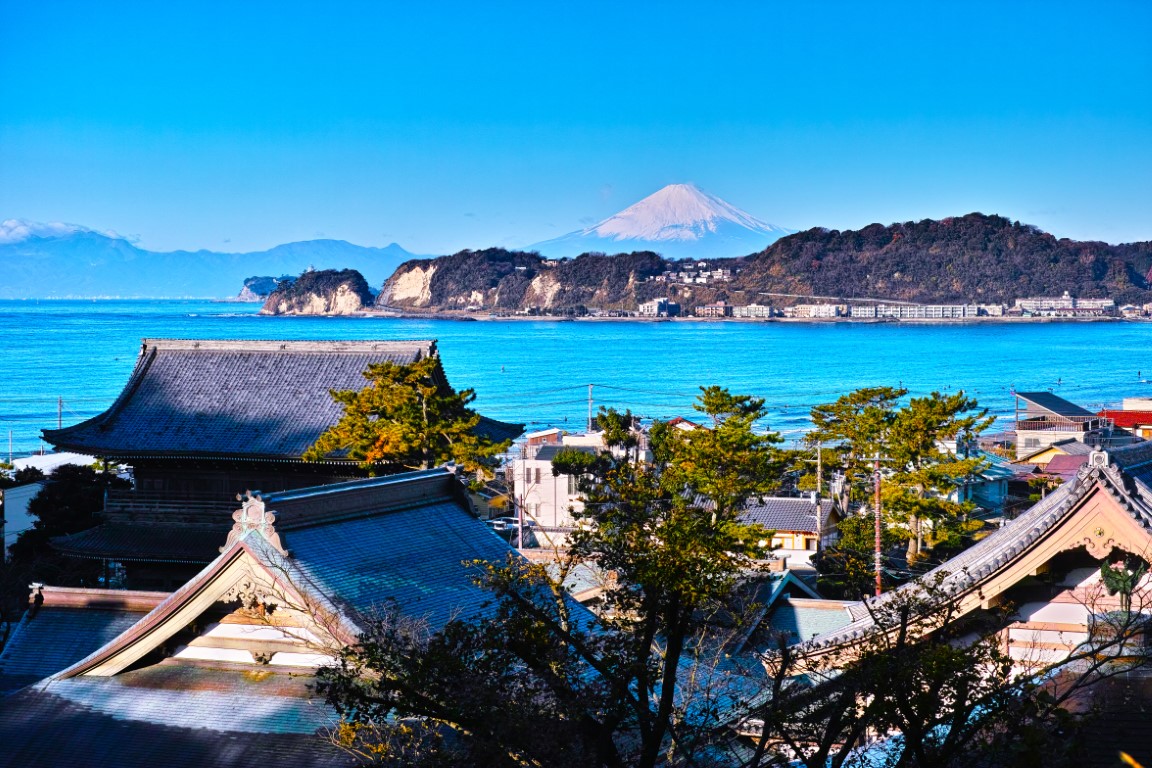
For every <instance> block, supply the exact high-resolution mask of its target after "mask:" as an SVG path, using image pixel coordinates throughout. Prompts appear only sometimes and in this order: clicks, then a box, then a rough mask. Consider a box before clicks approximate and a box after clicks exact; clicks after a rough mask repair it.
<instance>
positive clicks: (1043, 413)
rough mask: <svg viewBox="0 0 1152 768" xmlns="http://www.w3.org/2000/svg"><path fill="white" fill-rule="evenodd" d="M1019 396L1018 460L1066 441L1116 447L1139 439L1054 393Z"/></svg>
mask: <svg viewBox="0 0 1152 768" xmlns="http://www.w3.org/2000/svg"><path fill="white" fill-rule="evenodd" d="M1015 396H1016V458H1017V459H1020V458H1023V457H1024V456H1028V455H1031V454H1035V453H1036V452H1037V451H1039V450H1040V449H1041V448H1046V447H1047V446H1050V445H1052V444H1053V443H1058V442H1060V441H1063V440H1069V439H1071V440H1077V441H1079V442H1081V443H1084V444H1085V445H1090V446H1093V447H1101V448H1115V447H1118V446H1122V445H1128V444H1129V443H1131V442H1133V441H1134V439H1135V438H1133V436H1132V434H1131V433H1129V432H1126V431H1124V430H1123V429H1120V428H1118V427H1116V426H1115V424H1114V422H1113V421H1112V420H1111V419H1108V418H1103V417H1101V416H1099V415H1098V414H1095V413H1092V412H1091V411H1089V410H1087V409H1085V408H1081V407H1080V406H1078V405H1076V404H1074V403H1070V402H1068V401H1067V400H1065V399H1064V398H1062V397H1058V396H1057V395H1054V394H1052V393H1051V392H1016V393H1015Z"/></svg>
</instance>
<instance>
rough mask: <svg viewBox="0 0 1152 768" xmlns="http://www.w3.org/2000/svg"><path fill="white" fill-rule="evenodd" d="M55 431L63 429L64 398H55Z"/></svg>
mask: <svg viewBox="0 0 1152 768" xmlns="http://www.w3.org/2000/svg"><path fill="white" fill-rule="evenodd" d="M56 429H64V398H63V397H57V398H56Z"/></svg>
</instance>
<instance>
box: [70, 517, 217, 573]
mask: <svg viewBox="0 0 1152 768" xmlns="http://www.w3.org/2000/svg"><path fill="white" fill-rule="evenodd" d="M225 520H226V521H227V522H226V523H222V524H220V525H189V524H180V525H164V524H161V523H104V524H103V525H99V526H97V527H95V528H89V529H88V530H86V531H81V532H79V533H73V534H71V535H69V536H58V537H56V538H54V539H52V547H53V549H55V550H56V551H57V552H60V553H61V554H65V555H71V556H73V557H91V558H114V559H119V560H129V561H134V562H143V561H149V562H165V563H210V562H212V561H213V560H214V559H216V556H217V555H219V554H220V547H221V546H222V545H223V543H224V540H225V538H226V537H227V535H228V530H229V528H231V526H232V521H231V520H227V518H225Z"/></svg>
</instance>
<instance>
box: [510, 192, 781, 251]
mask: <svg viewBox="0 0 1152 768" xmlns="http://www.w3.org/2000/svg"><path fill="white" fill-rule="evenodd" d="M793 232H795V230H792V229H785V228H783V227H778V226H776V225H775V224H769V223H767V222H764V221H760V220H759V219H757V218H755V217H753V216H751V215H749V214H747V213H745V212H744V211H742V210H740V209H739V208H737V207H736V206H734V205H731V204H729V203H726V202H725V201H723V200H721V199H720V198H718V197H716V196H715V195H710V194H708V193H707V192H703V191H701V190H700V189H697V188H696V187H695V186H693V185H692V184H669V185H668V186H666V187H664V188H663V189H661V190H660V191H659V192H656V193H655V194H652V195H649V196H648V197H646V198H644V199H643V200H641V201H640V202H638V203H636V204H635V205H632V206H629V207H628V208H625V209H624V210H623V211H620V213H617V214H616V215H614V216H610V217H608V218H607V219H604V221H601V222H600V223H599V224H597V225H595V226H593V227H588V228H587V229H582V230H579V231H576V232H571V233H569V234H567V235H564V236H563V237H558V238H556V239H554V240H546V241H544V242H542V243H536V244H535V245H531V246H529V247H528V249H529V250H535V251H539V252H540V253H541V254H543V255H545V256H550V257H552V258H561V257H564V256H578V255H580V254H581V253H587V252H589V251H603V252H604V253H621V252H626V251H656V252H657V253H660V254H662V255H664V256H665V257H667V258H672V259H679V258H703V259H712V258H722V257H729V256H746V255H748V254H750V253H755V252H757V251H762V250H764V249H765V248H767V247H768V246H769V245H771V244H772V243H773V242H775V241H776V240H778V239H780V238H781V237H783V236H784V235H789V234H792V233H793Z"/></svg>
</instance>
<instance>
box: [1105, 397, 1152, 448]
mask: <svg viewBox="0 0 1152 768" xmlns="http://www.w3.org/2000/svg"><path fill="white" fill-rule="evenodd" d="M1139 402H1140V403H1141V404H1142V405H1144V407H1145V409H1144V410H1137V409H1130V408H1129V407H1128V403H1129V400H1128V399H1126V400H1125V401H1124V408H1123V410H1116V409H1115V408H1105V409H1104V410H1102V411H1100V413H1099V414H1098V415H1099V416H1100V418H1102V419H1109V420H1111V421H1112V423H1113V424H1115V425H1116V426H1117V427H1119V428H1122V429H1126V430H1128V431H1129V432H1131V433H1132V434H1133V435H1135V436H1136V437H1139V438H1141V439H1143V440H1148V439H1152V409H1149V408H1148V406H1149V405H1152V403H1150V402H1149V401H1147V400H1140V401H1139Z"/></svg>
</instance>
